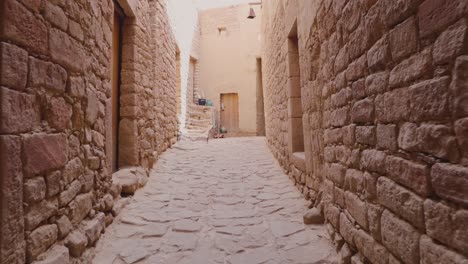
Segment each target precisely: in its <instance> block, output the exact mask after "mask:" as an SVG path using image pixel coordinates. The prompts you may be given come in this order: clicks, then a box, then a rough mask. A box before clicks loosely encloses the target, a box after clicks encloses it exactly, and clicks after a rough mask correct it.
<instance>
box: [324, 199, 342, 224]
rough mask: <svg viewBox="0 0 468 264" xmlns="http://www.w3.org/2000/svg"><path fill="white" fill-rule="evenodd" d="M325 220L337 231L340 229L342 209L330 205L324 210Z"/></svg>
mask: <svg viewBox="0 0 468 264" xmlns="http://www.w3.org/2000/svg"><path fill="white" fill-rule="evenodd" d="M324 215H325V219H326V220H327V221H328V222H330V223H331V224H332V225H333V226H334V227H335V228H336V229H339V227H340V209H338V208H337V207H335V206H333V205H332V204H328V205H326V206H325V208H324Z"/></svg>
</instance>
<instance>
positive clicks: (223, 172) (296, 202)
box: [94, 138, 335, 264]
mask: <svg viewBox="0 0 468 264" xmlns="http://www.w3.org/2000/svg"><path fill="white" fill-rule="evenodd" d="M184 144H186V145H184ZM176 146H181V149H178V147H176V148H174V149H172V150H169V151H167V152H166V153H165V154H163V155H162V156H161V159H160V160H159V162H158V164H157V165H156V166H155V168H154V170H153V171H152V172H151V177H150V178H149V182H148V184H147V185H146V186H145V187H143V188H142V189H141V190H138V191H137V192H136V193H135V196H134V197H133V201H132V202H131V203H130V204H129V205H127V207H126V208H125V209H123V211H122V213H121V214H120V215H119V216H117V218H116V220H115V222H114V224H112V225H111V226H110V228H109V229H107V230H106V233H105V234H104V235H103V238H102V239H101V240H99V241H98V244H97V252H98V254H97V255H96V257H95V258H94V262H96V263H103V264H104V263H112V262H113V261H114V260H115V259H121V260H123V261H130V262H126V263H132V262H131V261H136V260H138V259H144V260H145V261H149V262H151V261H150V260H151V259H167V258H170V257H171V256H172V255H173V254H174V252H177V251H180V250H182V251H184V252H185V253H186V254H185V257H184V259H185V261H187V262H188V263H193V261H195V260H196V259H197V258H198V257H201V256H202V258H201V259H202V260H203V261H202V262H204V263H206V262H210V261H215V260H216V261H227V262H228V263H261V262H262V261H266V260H274V261H279V262H280V263H307V262H308V261H309V260H314V261H319V260H323V261H325V260H332V259H333V257H334V255H335V253H332V252H334V249H333V247H332V245H331V244H330V242H329V241H327V239H326V238H325V237H326V236H327V235H326V230H325V227H324V226H323V225H313V226H305V225H304V224H303V223H302V220H303V219H302V216H303V213H304V212H305V211H306V210H307V206H306V203H305V201H304V200H303V198H302V197H301V196H300V193H299V192H298V191H297V190H296V189H295V188H294V187H293V185H292V183H291V182H290V181H289V180H288V179H287V176H286V175H284V174H283V173H282V171H281V169H280V168H279V166H278V165H276V163H275V161H274V160H273V157H272V156H271V154H269V153H268V149H267V147H266V144H265V142H264V139H262V138H232V139H231V138H229V139H222V140H217V141H211V140H210V143H209V144H206V143H191V142H186V143H178V145H176ZM182 146H191V148H189V149H185V150H183V148H182ZM207 150H210V151H207ZM204 160H205V161H206V160H209V161H210V162H209V163H205V165H206V166H205V167H204V168H203V169H202V170H199V169H195V168H196V167H197V166H198V165H197V164H199V163H200V162H201V161H204ZM240 164H242V169H240V168H239V165H240ZM168 227H171V228H169V229H168ZM321 236H323V237H321ZM272 243H277V244H280V245H282V246H280V247H275V246H273V244H272ZM144 245H146V247H145V251H144V252H142V251H141V250H140V249H142V248H143V247H144ZM157 249H159V250H157Z"/></svg>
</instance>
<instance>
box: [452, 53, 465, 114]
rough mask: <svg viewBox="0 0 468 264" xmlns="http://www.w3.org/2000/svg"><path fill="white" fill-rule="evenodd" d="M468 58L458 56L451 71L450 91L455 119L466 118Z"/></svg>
mask: <svg viewBox="0 0 468 264" xmlns="http://www.w3.org/2000/svg"><path fill="white" fill-rule="evenodd" d="M467 71H468V56H460V57H458V58H457V59H456V61H455V69H454V70H453V80H452V83H451V86H450V90H451V91H452V93H453V96H454V99H453V100H454V102H453V104H454V106H453V113H454V114H455V115H456V116H457V117H466V116H468V90H467V89H466V87H467V86H468V75H467V74H466V72H467Z"/></svg>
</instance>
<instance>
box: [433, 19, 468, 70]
mask: <svg viewBox="0 0 468 264" xmlns="http://www.w3.org/2000/svg"><path fill="white" fill-rule="evenodd" d="M466 35H467V20H466V19H465V18H463V19H460V20H459V21H458V22H457V23H455V24H453V25H452V26H450V27H449V28H448V29H447V30H445V31H444V32H442V34H440V36H439V37H438V38H437V40H436V42H435V43H434V51H433V55H432V56H433V58H434V62H435V63H436V64H444V63H452V62H453V60H454V59H455V57H457V56H458V55H459V54H460V53H461V52H462V51H463V49H464V47H465V45H466Z"/></svg>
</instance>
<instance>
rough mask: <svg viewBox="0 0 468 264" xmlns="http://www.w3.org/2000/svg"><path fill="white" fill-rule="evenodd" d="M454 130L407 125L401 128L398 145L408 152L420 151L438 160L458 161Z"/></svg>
mask: <svg viewBox="0 0 468 264" xmlns="http://www.w3.org/2000/svg"><path fill="white" fill-rule="evenodd" d="M452 133H453V132H452V130H451V129H450V128H449V127H447V126H444V125H431V124H422V125H421V126H419V127H418V126H417V125H416V124H413V123H405V124H403V125H402V126H401V128H400V133H399V136H398V145H399V146H400V148H402V149H404V150H407V151H419V152H424V153H428V154H431V155H434V156H436V157H438V158H442V159H448V160H457V159H458V158H459V151H458V148H457V140H456V138H455V136H454V135H453V134H452Z"/></svg>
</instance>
